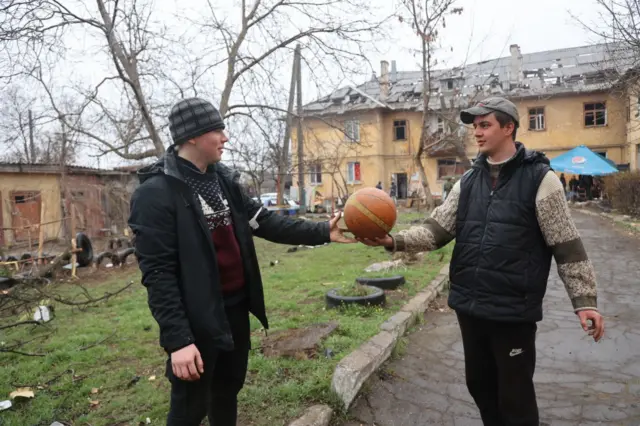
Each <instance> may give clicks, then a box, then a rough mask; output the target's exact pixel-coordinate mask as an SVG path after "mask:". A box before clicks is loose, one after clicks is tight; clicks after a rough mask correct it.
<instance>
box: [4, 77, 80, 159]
mask: <svg viewBox="0 0 640 426" xmlns="http://www.w3.org/2000/svg"><path fill="white" fill-rule="evenodd" d="M57 124H58V123H57V120H56V117H55V116H53V115H52V114H51V111H47V110H43V109H42V105H41V102H39V100H38V99H36V98H34V97H29V96H27V95H26V93H25V90H23V89H20V88H19V87H18V86H15V85H12V86H9V87H7V88H6V90H5V91H4V93H3V96H2V100H0V133H1V134H2V137H1V138H0V146H2V147H3V149H2V151H3V152H4V155H3V158H4V159H5V160H8V161H13V162H18V163H23V164H36V163H45V164H69V163H71V162H72V161H73V160H74V159H75V155H76V152H77V148H78V141H77V140H75V139H74V138H73V137H72V138H67V142H68V143H66V144H65V143H64V142H65V141H64V140H63V138H62V133H61V129H60V127H59V126H58V125H57Z"/></svg>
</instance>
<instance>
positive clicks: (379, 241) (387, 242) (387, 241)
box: [358, 234, 393, 249]
mask: <svg viewBox="0 0 640 426" xmlns="http://www.w3.org/2000/svg"><path fill="white" fill-rule="evenodd" d="M358 241H360V242H361V243H362V244H364V245H367V246H370V247H381V246H382V247H385V248H388V249H391V248H393V237H391V235H388V234H387V235H385V236H384V237H382V238H376V239H375V240H370V239H368V238H358Z"/></svg>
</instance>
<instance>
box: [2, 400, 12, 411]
mask: <svg viewBox="0 0 640 426" xmlns="http://www.w3.org/2000/svg"><path fill="white" fill-rule="evenodd" d="M9 408H11V401H9V400H6V401H0V411H4V410H8V409H9Z"/></svg>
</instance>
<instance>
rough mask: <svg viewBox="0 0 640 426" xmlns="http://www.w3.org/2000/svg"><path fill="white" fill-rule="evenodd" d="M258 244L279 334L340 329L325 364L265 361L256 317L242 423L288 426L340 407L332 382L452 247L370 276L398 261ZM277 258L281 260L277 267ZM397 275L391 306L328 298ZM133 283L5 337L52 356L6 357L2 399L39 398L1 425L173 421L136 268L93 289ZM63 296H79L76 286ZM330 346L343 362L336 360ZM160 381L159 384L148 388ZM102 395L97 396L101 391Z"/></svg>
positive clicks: (357, 249)
mask: <svg viewBox="0 0 640 426" xmlns="http://www.w3.org/2000/svg"><path fill="white" fill-rule="evenodd" d="M400 227H401V226H399V228H400ZM256 244H257V247H258V255H259V259H260V264H261V269H262V274H263V280H264V287H265V297H266V303H267V311H268V315H269V320H270V324H271V329H270V330H269V333H272V332H274V331H277V330H283V329H290V328H299V327H304V326H307V325H310V324H315V323H323V322H327V321H331V320H335V321H337V322H338V323H339V327H338V328H337V329H336V330H335V331H334V332H333V333H332V334H331V335H330V336H329V337H328V338H327V339H326V340H325V341H324V342H323V347H322V348H320V350H319V351H318V356H317V357H315V358H312V359H308V360H296V359H285V358H267V357H265V356H263V355H262V354H261V353H260V350H259V348H260V345H261V340H262V338H263V337H264V335H265V333H264V330H262V329H261V327H260V325H259V323H258V321H257V320H255V318H253V317H252V321H251V324H252V345H253V348H254V349H253V351H252V353H251V357H250V362H249V372H248V375H247V381H246V385H245V388H244V389H243V391H242V392H241V394H240V399H241V401H240V416H241V420H240V423H241V424H243V425H249V424H252V425H282V424H286V423H287V422H288V421H289V420H291V419H292V418H293V417H295V416H297V415H299V414H300V412H301V411H303V410H304V408H306V407H307V406H309V405H311V404H314V403H329V404H331V405H334V406H335V405H336V402H337V401H336V398H335V396H334V395H332V394H331V392H330V382H331V376H332V373H333V369H334V368H335V365H336V363H337V362H338V361H339V360H340V359H341V358H343V357H344V356H346V355H347V354H349V353H350V352H351V351H352V350H354V349H355V348H356V347H358V346H359V345H360V344H361V343H363V342H364V341H365V340H367V339H368V338H370V337H372V336H373V335H375V334H376V333H377V332H378V331H379V326H380V324H381V323H382V322H384V321H385V320H386V319H387V318H388V317H390V316H391V315H393V314H394V313H395V312H396V311H397V310H398V309H399V308H400V307H401V306H402V304H403V303H405V302H406V300H408V299H409V298H410V297H412V296H413V295H415V294H416V293H417V292H418V291H419V290H420V289H422V288H423V287H424V286H426V285H427V284H428V283H429V282H430V281H431V280H432V279H433V278H434V277H435V275H437V274H438V271H439V270H440V269H441V267H442V265H443V264H444V263H446V262H447V261H448V259H449V256H450V251H451V245H449V246H447V247H445V248H443V249H441V250H439V251H438V252H434V253H430V254H428V255H427V256H425V258H424V260H422V261H421V262H420V263H418V264H416V265H413V266H411V267H408V268H406V269H401V270H396V271H391V272H389V273H387V274H380V273H377V274H374V273H369V274H368V273H364V272H363V269H364V268H365V267H366V266H368V265H369V264H371V263H373V262H377V261H383V260H388V259H389V254H387V253H385V252H384V250H382V249H377V248H370V247H366V246H363V245H360V244H358V245H337V244H333V245H329V246H324V247H320V248H315V249H308V250H299V251H298V252H295V253H286V250H287V248H288V247H287V246H281V245H276V244H272V243H269V242H266V241H263V240H259V239H256ZM275 260H278V261H279V262H278V263H277V264H276V265H275V266H270V263H271V262H272V261H275ZM397 273H401V274H404V275H405V277H406V279H407V283H406V284H405V285H404V286H403V287H402V288H401V290H400V291H394V292H389V293H388V295H387V301H388V304H387V306H386V307H385V308H362V307H359V308H352V309H345V310H336V309H330V310H327V309H325V304H324V295H325V293H326V292H327V291H328V290H330V289H332V288H337V287H341V286H345V285H347V284H351V283H353V280H354V279H355V278H356V277H357V276H383V275H389V274H397ZM128 280H134V281H135V282H136V284H135V285H134V286H133V287H132V288H130V289H129V290H127V291H126V292H125V293H123V294H120V295H118V296H117V297H114V298H113V299H110V300H109V301H107V302H105V303H102V304H99V305H97V306H95V307H91V308H89V309H87V310H85V311H80V310H77V309H71V308H69V307H66V306H62V305H56V318H55V320H54V321H52V322H51V323H49V324H50V325H48V326H46V327H44V326H39V327H36V328H31V326H28V327H27V328H20V329H9V330H4V331H0V341H4V342H5V344H6V345H9V344H11V342H14V341H16V340H21V339H33V338H36V337H38V338H39V339H38V340H36V341H34V342H32V343H29V344H28V345H27V346H26V347H25V348H23V350H25V351H29V352H42V353H46V356H44V357H27V356H21V355H15V354H0V361H1V362H0V365H1V366H2V368H0V400H3V399H8V394H9V393H10V392H12V391H13V390H15V388H17V387H20V386H29V387H32V388H33V390H34V391H35V398H33V399H30V400H26V401H22V402H21V401H14V407H13V408H12V409H10V410H6V411H3V412H0V425H15V426H18V425H19V426H25V425H46V426H48V425H50V424H51V423H52V422H53V421H55V420H58V421H60V422H68V423H72V424H74V425H93V426H98V425H115V424H121V425H138V424H139V422H144V421H145V420H146V418H147V417H148V418H150V419H151V420H152V424H156V425H158V424H164V418H165V415H166V411H167V409H168V396H169V386H168V383H167V381H166V379H165V378H164V376H163V373H164V363H165V355H164V352H163V351H162V349H161V348H160V347H159V346H158V329H157V325H156V323H155V321H154V320H153V318H152V317H151V315H150V313H149V309H148V307H147V301H146V292H145V290H144V287H142V285H140V284H138V282H139V273H138V272H137V269H135V268H134V267H131V268H130V269H129V271H128V272H120V273H117V272H116V273H114V274H113V275H112V276H111V277H110V278H108V279H107V280H104V281H102V282H95V283H92V284H90V287H91V291H92V292H93V294H94V295H100V294H103V293H104V292H106V291H113V290H115V289H117V288H119V287H120V286H122V284H123V283H126V282H127V281H128ZM63 291H64V292H66V293H67V292H68V293H73V292H74V291H77V290H75V289H74V287H73V286H72V285H68V284H67V285H66V287H65V288H64V289H63ZM5 323H7V322H5ZM105 339H106V340H105ZM87 347H88V348H87ZM325 349H330V350H331V352H332V353H333V354H334V355H333V356H332V357H326V356H325V355H324V352H325ZM151 376H155V377H156V378H155V380H153V381H151V380H149V378H150V377H151ZM138 378H139V379H138ZM96 389H97V393H92V390H94V392H95V390H96ZM91 401H94V404H92V403H91ZM96 401H99V403H98V404H95V402H96Z"/></svg>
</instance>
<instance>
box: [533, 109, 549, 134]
mask: <svg viewBox="0 0 640 426" xmlns="http://www.w3.org/2000/svg"><path fill="white" fill-rule="evenodd" d="M545 118H546V117H545V110H544V107H532V108H529V130H532V131H535V132H541V131H543V130H546V129H547V123H546V120H545Z"/></svg>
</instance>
